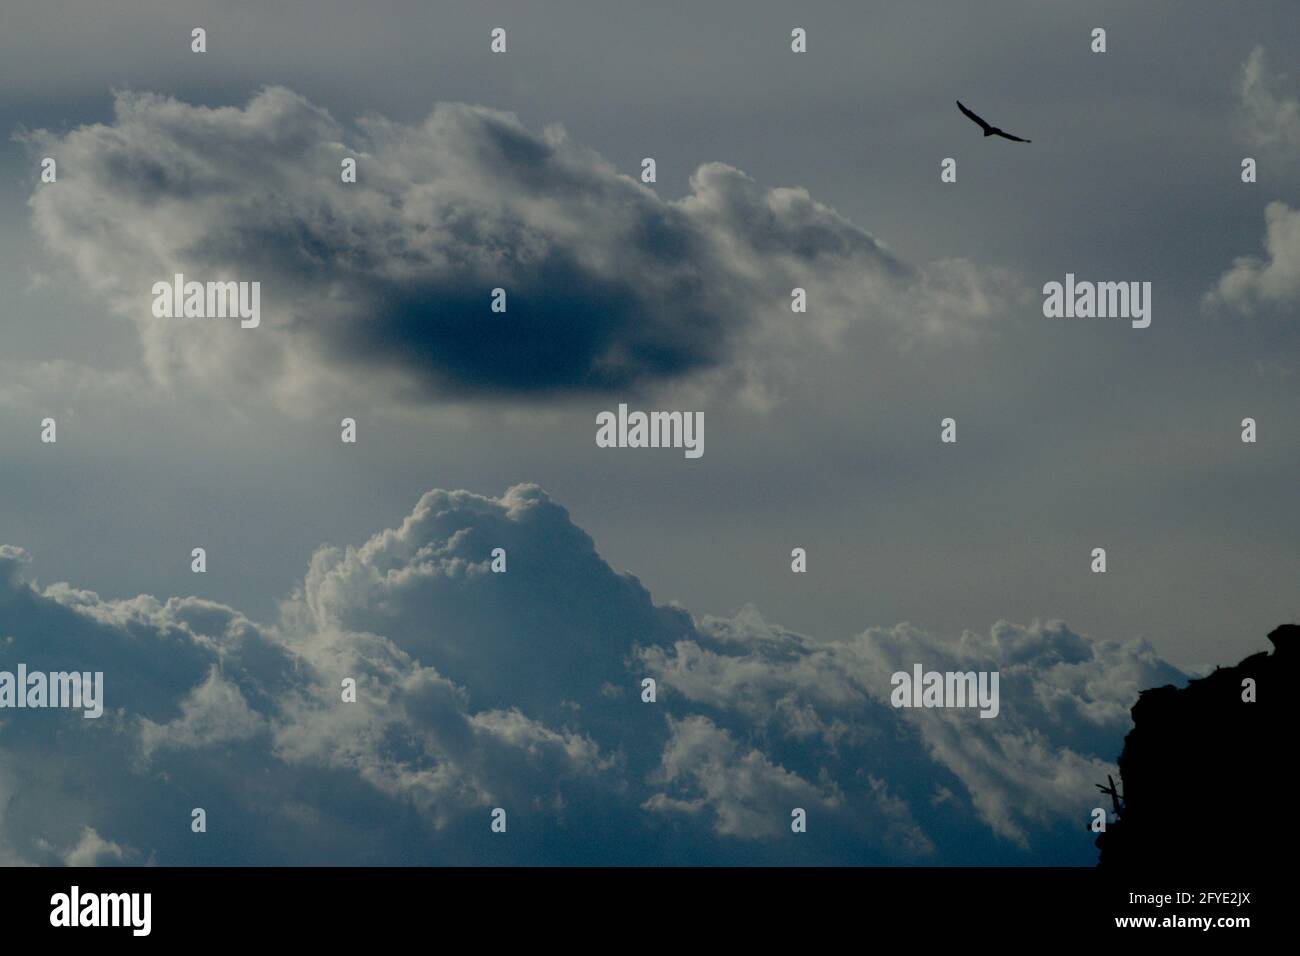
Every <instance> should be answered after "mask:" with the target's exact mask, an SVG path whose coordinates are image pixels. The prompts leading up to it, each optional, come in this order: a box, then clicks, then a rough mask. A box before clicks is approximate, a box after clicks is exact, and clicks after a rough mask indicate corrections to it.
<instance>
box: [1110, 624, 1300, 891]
mask: <svg viewBox="0 0 1300 956" xmlns="http://www.w3.org/2000/svg"><path fill="white" fill-rule="evenodd" d="M1268 639H1269V640H1270V641H1272V642H1273V648H1274V649H1273V652H1272V653H1271V654H1270V653H1269V652H1267V651H1262V652H1260V653H1258V654H1252V655H1251V656H1250V657H1247V658H1246V659H1245V660H1244V661H1242V662H1241V663H1240V664H1238V665H1236V666H1235V667H1220V668H1217V669H1216V670H1215V671H1214V673H1213V674H1210V675H1208V676H1206V677H1202V678H1199V679H1197V680H1193V681H1189V682H1188V684H1187V686H1186V687H1184V688H1181V689H1180V688H1176V687H1174V686H1173V685H1167V686H1165V687H1156V688H1153V689H1152V690H1144V691H1143V692H1142V693H1141V694H1139V695H1138V701H1137V703H1136V704H1134V705H1133V711H1132V713H1133V729H1132V730H1131V731H1129V733H1128V736H1127V737H1125V738H1124V749H1123V751H1122V752H1121V753H1120V756H1119V772H1120V781H1121V782H1120V784H1119V786H1118V790H1119V794H1120V796H1119V798H1118V799H1117V800H1116V803H1117V805H1118V806H1119V820H1118V822H1114V823H1109V824H1107V828H1106V832H1104V833H1101V834H1099V835H1098V837H1097V841H1096V842H1097V847H1098V849H1099V850H1100V851H1101V858H1100V861H1099V865H1100V866H1101V867H1102V868H1103V869H1106V870H1125V869H1136V868H1143V867H1153V866H1159V867H1161V868H1168V867H1186V868H1188V869H1194V870H1199V871H1205V872H1211V873H1221V874H1222V873H1231V872H1242V871H1250V870H1253V869H1254V868H1255V867H1257V866H1261V865H1264V864H1266V863H1267V862H1268V861H1270V860H1272V861H1273V862H1275V863H1281V862H1283V861H1285V863H1286V864H1287V865H1289V864H1290V863H1291V862H1292V861H1294V860H1295V856H1294V855H1293V854H1294V852H1295V850H1296V849H1297V846H1298V845H1300V841H1298V840H1297V837H1298V836H1300V807H1298V806H1297V805H1296V799H1295V791H1294V790H1293V789H1292V788H1293V787H1294V786H1295V784H1294V783H1293V782H1292V781H1293V779H1294V778H1295V777H1296V773H1295V769H1296V766H1295V764H1296V761H1295V755H1296V749H1297V748H1296V744H1297V742H1296V737H1295V729H1296V719H1295V709H1294V708H1295V705H1294V702H1293V700H1292V695H1291V688H1292V686H1293V684H1294V681H1295V680H1296V677H1297V674H1296V670H1297V666H1296V665H1297V658H1300V626H1297V625H1295V624H1283V625H1282V626H1281V627H1278V628H1275V629H1274V630H1273V631H1272V632H1271V633H1270V634H1269V635H1268ZM1246 678H1252V679H1253V680H1254V681H1255V697H1256V700H1255V702H1254V703H1246V702H1244V701H1243V700H1242V693H1243V687H1242V682H1243V681H1244V680H1245V679H1246ZM1099 805H1102V806H1105V807H1106V808H1107V810H1108V811H1109V810H1110V809H1111V806H1112V798H1111V796H1110V795H1109V794H1107V795H1105V796H1101V797H1100V798H1099Z"/></svg>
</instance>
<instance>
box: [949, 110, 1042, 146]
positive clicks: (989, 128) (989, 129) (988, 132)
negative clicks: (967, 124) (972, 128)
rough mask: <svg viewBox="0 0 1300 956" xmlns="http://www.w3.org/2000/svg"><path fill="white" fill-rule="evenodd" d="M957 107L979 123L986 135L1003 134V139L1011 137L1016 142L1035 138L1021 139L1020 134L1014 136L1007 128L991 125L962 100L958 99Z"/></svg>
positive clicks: (1027, 141) (1026, 141)
mask: <svg viewBox="0 0 1300 956" xmlns="http://www.w3.org/2000/svg"><path fill="white" fill-rule="evenodd" d="M957 109H959V110H961V111H962V113H964V114H965V115H966V116H967V117H968V118H969V119H970V120H972V121H973V122H975V123H977V124H978V125H979V128H980V129H982V130H984V135H985V136H1001V137H1002V138H1003V139H1009V140H1011V141H1013V142H1016V143H1032V142H1033V140H1030V139H1021V138H1020V137H1019V136H1012V135H1011V134H1010V133H1008V132H1006V131H1005V130H1000V129H998V128H997V127H996V126H990V125H989V124H988V123H986V122H984V121H983V120H982V119H980V118H979V117H978V116H976V115H975V114H974V113H972V112H971V111H970V110H968V109H966V107H964V106H962V105H961V100H958V101H957Z"/></svg>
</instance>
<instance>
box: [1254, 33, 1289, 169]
mask: <svg viewBox="0 0 1300 956" xmlns="http://www.w3.org/2000/svg"><path fill="white" fill-rule="evenodd" d="M1283 82H1284V80H1283V78H1282V77H1280V76H1271V75H1269V72H1268V59H1267V56H1266V54H1265V53H1264V48H1263V47H1262V46H1257V47H1255V49H1253V50H1251V51H1250V56H1249V57H1247V58H1246V62H1245V64H1244V65H1243V66H1242V69H1241V87H1240V94H1241V112H1242V121H1243V123H1244V124H1245V132H1246V138H1247V140H1248V141H1249V142H1250V144H1251V145H1252V146H1258V147H1261V148H1263V149H1268V150H1273V149H1276V150H1278V151H1279V152H1286V151H1294V150H1297V149H1300V98H1297V97H1296V96H1295V95H1294V94H1292V95H1288V94H1287V93H1285V92H1282V91H1280V90H1279V89H1278V87H1279V86H1281V85H1282V83H1283Z"/></svg>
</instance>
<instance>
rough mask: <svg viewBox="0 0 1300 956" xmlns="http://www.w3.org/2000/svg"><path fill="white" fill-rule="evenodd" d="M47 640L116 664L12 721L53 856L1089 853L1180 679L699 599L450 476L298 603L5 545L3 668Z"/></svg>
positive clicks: (11, 758)
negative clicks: (1092, 818)
mask: <svg viewBox="0 0 1300 956" xmlns="http://www.w3.org/2000/svg"><path fill="white" fill-rule="evenodd" d="M498 547H499V548H503V549H505V552H506V561H507V565H506V567H507V570H506V572H505V573H495V572H493V571H492V569H491V552H492V550H493V549H494V548H498ZM20 662H21V663H24V664H26V665H27V667H28V669H29V670H41V671H58V670H74V669H75V670H79V671H95V670H102V671H103V672H104V713H103V716H102V717H101V718H99V719H86V718H84V717H83V716H82V715H81V713H80V712H71V711H66V710H58V711H56V710H32V709H27V710H10V709H5V710H3V711H0V771H3V772H2V773H0V858H3V859H4V860H5V861H6V862H26V863H50V864H57V863H116V862H158V863H163V864H167V863H196V864H197V863H237V862H246V863H248V862H251V863H320V862H333V863H341V862H352V863H439V862H456V863H475V862H517V863H530V862H532V863H537V862H546V863H573V862H626V863H649V862H682V861H696V862H713V863H726V862H862V863H869V862H876V863H881V862H903V863H913V862H975V861H979V860H983V861H985V862H988V861H1002V862H1058V863H1060V862H1079V863H1086V862H1088V861H1089V860H1090V859H1091V858H1092V848H1091V846H1090V844H1089V841H1088V840H1087V837H1086V833H1084V832H1083V829H1082V821H1083V820H1085V819H1086V813H1087V810H1088V809H1089V808H1090V805H1091V804H1092V803H1093V802H1094V791H1093V789H1092V784H1093V783H1094V782H1095V781H1096V780H1097V779H1104V774H1105V773H1106V772H1108V771H1109V770H1111V769H1113V767H1112V765H1111V763H1110V761H1111V760H1112V759H1113V757H1114V756H1115V755H1116V754H1117V753H1118V750H1119V746H1120V743H1121V740H1122V737H1123V734H1124V732H1125V731H1126V730H1127V728H1128V712H1127V708H1128V707H1129V706H1130V704H1131V703H1132V701H1133V700H1134V699H1135V698H1136V695H1137V691H1138V690H1139V689H1141V688H1142V687H1145V686H1148V685H1150V684H1154V683H1163V682H1166V681H1171V680H1172V681H1177V680H1180V679H1181V677H1182V675H1180V674H1179V673H1178V672H1177V671H1175V670H1174V669H1172V668H1170V667H1169V666H1168V665H1166V664H1164V663H1163V662H1162V661H1160V660H1159V659H1158V658H1157V657H1156V656H1155V655H1154V654H1153V653H1152V651H1151V649H1150V648H1149V647H1147V646H1146V645H1145V644H1142V643H1141V642H1132V643H1128V644H1121V643H1117V642H1109V641H1097V640H1093V639H1090V638H1088V637H1086V636H1083V635H1080V634H1077V633H1075V632H1073V631H1071V630H1070V629H1069V628H1067V627H1066V626H1065V625H1063V624H1059V623H1049V624H1034V625H1031V626H1028V627H1018V626H1015V625H1011V624H1005V623H1003V624H998V625H997V626H995V627H994V628H993V629H992V631H991V632H990V633H989V634H987V635H983V634H974V633H968V634H965V635H963V636H962V637H961V638H960V639H959V640H957V641H947V640H944V639H941V638H939V637H936V636H934V635H929V634H926V633H924V632H921V631H919V630H917V629H915V628H911V627H909V626H907V625H899V626H897V627H894V628H873V629H870V630H867V631H865V632H863V633H862V634H859V635H856V636H854V637H851V638H847V639H843V640H833V641H819V640H814V639H812V638H810V637H807V636H804V635H799V634H795V633H793V632H790V631H788V630H785V629H783V628H781V627H779V626H776V625H773V624H771V623H769V622H767V621H765V620H764V619H763V618H762V616H761V615H760V614H759V613H758V612H757V611H756V610H754V609H752V608H746V609H743V610H741V611H740V612H739V613H737V614H736V615H735V616H733V617H729V618H713V617H706V618H703V619H700V620H696V619H693V618H692V617H691V616H690V615H689V614H687V613H686V612H685V611H683V610H682V609H680V608H676V607H670V606H662V605H657V604H655V602H654V601H653V600H652V599H651V597H650V595H649V593H648V592H647V591H646V590H645V588H643V587H642V586H641V585H640V583H639V582H638V581H637V580H636V579H635V578H634V577H632V576H631V575H629V574H626V573H619V572H617V571H615V570H614V569H612V568H610V567H609V565H608V564H607V563H606V562H605V561H604V560H603V559H602V558H601V557H600V555H599V554H598V552H597V551H596V549H595V546H594V543H593V542H592V541H591V539H590V538H589V537H588V536H587V535H586V534H585V533H583V532H582V530H581V529H579V528H577V527H576V526H575V525H574V524H573V523H572V521H571V520H570V519H569V516H568V514H567V512H566V511H565V510H564V509H563V508H562V507H560V506H559V505H558V504H556V503H555V502H554V501H552V500H551V499H550V498H549V496H547V495H546V494H545V492H543V491H542V490H541V489H539V488H537V487H536V486H533V485H521V486H517V487H514V488H511V489H509V490H508V491H507V492H506V493H505V494H504V495H503V496H502V497H500V498H490V497H484V496H480V495H474V494H471V493H469V492H465V491H450V492H449V491H431V492H429V493H427V494H426V495H424V496H423V497H422V498H421V499H420V501H419V503H418V504H417V505H416V507H415V508H414V510H413V511H412V512H411V514H410V515H408V516H407V517H406V518H405V519H404V520H403V522H402V523H401V524H400V525H399V526H398V527H395V528H391V529H388V530H385V531H382V532H379V533H378V534H375V535H374V536H372V537H371V538H370V539H368V540H367V541H365V542H364V543H362V544H361V545H360V546H359V547H346V548H334V547H323V548H321V549H319V550H318V551H317V552H316V554H315V555H314V556H313V557H312V559H311V562H310V566H309V568H308V571H307V573H306V575H305V577H304V579H303V581H302V583H301V585H300V586H299V587H298V588H296V589H295V590H294V591H293V593H291V594H290V595H288V596H287V597H286V598H285V600H284V602H283V605H282V610H281V613H280V615H279V619H278V620H277V621H276V622H275V623H273V624H259V623H257V622H254V621H251V620H249V619H248V618H247V617H245V616H244V615H242V614H240V613H239V612H238V611H236V610H234V609H232V608H229V607H226V606H224V605H221V604H217V603H214V602H211V601H204V600H199V599H196V598H183V599H177V598H173V599H170V600H167V601H165V602H164V601H159V600H156V599H154V598H151V597H145V596H141V597H136V598H131V599H127V600H107V599H104V598H101V597H100V596H99V595H97V594H95V593H94V592H92V591H85V590H80V589H77V588H74V587H72V586H70V585H68V584H63V583H56V584H51V585H48V586H43V587H42V586H40V585H38V584H37V583H36V582H34V581H33V580H32V579H31V577H30V559H29V557H28V555H27V554H26V553H25V552H24V551H22V550H21V549H19V548H16V547H12V546H0V670H3V669H10V670H12V669H14V668H15V667H16V665H17V664H18V663H20ZM916 662H919V663H922V664H923V665H924V666H926V667H927V668H933V669H948V668H952V669H985V668H988V669H998V670H999V671H1000V672H1001V688H1002V691H1001V693H1002V703H1001V710H1000V714H999V716H998V717H997V718H996V719H993V720H982V719H980V718H978V717H977V716H976V715H975V714H974V713H973V712H969V711H963V712H957V711H941V710H929V711H921V710H913V711H900V710H895V709H893V708H892V707H891V706H890V705H889V701H888V693H889V689H890V683H889V677H890V674H891V673H892V672H893V671H894V670H897V669H908V668H910V667H911V665H912V664H913V663H916ZM646 677H653V678H654V679H655V680H656V682H657V695H656V700H655V701H654V702H653V703H647V702H643V700H642V696H641V695H642V687H643V685H642V681H643V679H644V678H646ZM349 680H351V681H354V682H355V688H356V694H355V697H356V699H355V702H351V701H347V700H345V699H344V697H345V693H344V690H345V682H347V681H349ZM197 807H202V808H203V809H204V810H205V811H206V813H207V820H208V832H207V833H206V834H196V833H193V832H192V831H191V829H190V821H191V816H190V814H191V810H192V809H194V808H197ZM497 807H500V808H503V809H505V810H506V811H507V814H508V831H507V834H506V835H504V836H502V835H494V834H492V833H491V832H490V830H489V815H490V812H491V810H492V809H493V808H497ZM796 808H801V809H803V810H804V811H805V812H806V814H807V820H808V829H807V832H806V833H800V834H796V833H793V832H792V831H791V829H790V823H791V819H792V817H791V814H792V812H793V811H794V810H795V809H796Z"/></svg>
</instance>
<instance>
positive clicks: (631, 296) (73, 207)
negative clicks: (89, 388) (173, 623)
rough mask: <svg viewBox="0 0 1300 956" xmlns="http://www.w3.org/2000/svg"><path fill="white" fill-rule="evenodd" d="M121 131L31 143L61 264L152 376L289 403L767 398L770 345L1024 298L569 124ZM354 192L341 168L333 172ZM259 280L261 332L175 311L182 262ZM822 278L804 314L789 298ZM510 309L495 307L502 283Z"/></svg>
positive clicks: (804, 196) (195, 114)
mask: <svg viewBox="0 0 1300 956" xmlns="http://www.w3.org/2000/svg"><path fill="white" fill-rule="evenodd" d="M114 112H115V117H114V120H113V122H112V123H109V124H94V125H87V126H82V127H78V128H76V129H73V130H71V131H70V132H68V133H66V134H62V135H59V134H55V133H51V132H46V131H39V132H35V133H30V134H25V136H24V138H25V139H27V140H28V141H29V143H30V144H31V146H32V147H33V148H34V149H35V150H36V151H37V153H38V154H40V155H49V156H52V157H55V158H56V159H57V160H58V163H59V181H58V182H57V183H56V184H46V185H43V186H39V187H38V188H37V189H36V191H35V193H34V194H33V196H32V198H31V202H30V205H31V207H32V210H33V217H34V224H35V227H36V230H37V232H38V233H39V235H40V236H41V237H42V238H43V240H44V241H45V242H46V244H47V245H48V246H49V248H50V249H51V251H52V252H53V253H54V254H55V255H56V257H58V258H59V259H60V260H66V261H67V262H70V263H71V264H72V266H73V267H74V269H75V271H76V273H77V274H78V275H79V276H80V278H81V279H82V280H83V281H84V282H85V283H86V284H87V285H88V286H89V287H91V288H93V289H95V290H97V292H98V293H99V294H101V295H103V296H104V297H105V298H106V299H107V301H108V302H109V303H111V305H112V306H113V307H114V308H115V309H116V310H117V311H118V312H120V313H121V314H123V315H126V316H129V317H130V318H132V319H133V320H134V321H135V322H136V324H137V326H138V328H139V332H140V335H141V338H142V341H143V345H144V354H145V358H146V361H147V365H148V367H149V369H150V370H151V371H152V372H153V373H154V375H155V376H157V377H158V378H159V379H160V380H163V381H169V380H172V379H173V378H174V377H176V376H178V375H183V376H185V378H186V380H187V381H189V382H191V383H204V384H207V385H209V386H216V387H221V388H223V389H225V390H227V391H234V392H238V391H241V390H247V389H258V390H259V392H260V390H261V388H262V386H263V385H269V386H270V388H271V389H272V391H273V393H274V394H275V395H276V396H277V397H278V398H280V399H281V400H282V401H283V402H284V403H285V404H287V405H291V406H293V405H298V404H300V403H302V402H303V401H305V400H308V399H310V398H313V397H316V396H318V395H320V394H321V393H322V392H325V393H328V394H338V393H340V392H347V391H350V390H353V389H356V390H358V391H361V392H362V393H365V394H368V395H371V396H375V397H378V398H382V399H385V400H399V401H410V402H422V401H427V400H430V399H433V398H435V397H438V398H449V397H450V398H464V399H474V400H478V399H484V398H498V399H499V398H509V397H512V396H519V395H530V396H557V395H565V394H581V393H589V392H609V391H611V390H628V389H633V388H638V387H644V386H653V385H655V384H659V383H666V382H671V381H678V380H681V379H683V378H687V377H699V376H701V375H704V376H709V377H710V383H711V384H718V383H719V382H721V383H724V384H729V385H733V386H736V387H742V388H749V389H751V390H753V389H755V388H761V387H762V384H763V380H764V371H765V370H766V369H767V367H769V366H770V365H772V364H774V359H773V357H774V356H777V355H782V354H784V353H788V352H789V351H790V350H791V349H792V348H795V347H796V346H798V345H800V344H801V343H803V342H805V341H809V340H812V341H815V342H822V343H827V342H832V341H834V340H835V337H836V333H837V332H838V330H839V329H841V328H842V327H843V326H844V325H845V324H847V323H849V322H854V321H861V320H865V321H871V322H876V323H879V324H880V326H881V329H882V331H883V332H885V333H886V334H887V337H889V338H891V339H893V340H894V341H896V342H910V341H914V340H918V339H927V338H934V337H951V336H954V335H969V334H971V332H972V331H974V330H975V329H978V328H979V327H980V326H981V325H982V324H983V323H984V322H986V321H988V320H989V319H990V318H992V317H993V316H995V315H997V314H998V312H999V310H1000V308H1001V307H1002V304H1003V303H1004V302H1005V301H1006V299H1007V298H1008V297H1010V296H1014V295H1015V294H1017V290H1016V287H1015V285H1014V283H1012V281H1011V280H1010V279H1009V278H1008V277H1006V276H1004V275H988V276H981V275H979V274H977V273H976V271H975V270H974V268H973V267H972V266H971V265H970V264H969V263H966V262H963V261H958V260H948V261H942V262H938V263H935V264H934V265H933V266H931V267H930V268H929V269H928V270H926V271H924V272H922V271H920V270H917V269H915V268H913V267H911V266H909V265H907V264H905V263H903V262H901V261H900V260H899V259H898V258H896V257H895V256H893V255H892V254H891V253H890V252H889V251H888V250H886V249H885V248H884V247H883V246H882V245H881V244H880V243H879V242H877V241H876V240H875V239H874V238H873V237H872V236H871V235H869V234H868V233H867V232H865V231H864V230H862V229H860V228H858V227H857V226H855V225H853V224H852V223H850V222H849V221H847V220H846V219H845V218H843V217H842V216H840V215H838V214H837V213H836V212H835V211H834V210H832V209H830V208H828V207H826V206H824V205H822V204H820V203H818V202H816V201H815V200H814V199H813V198H812V197H811V196H810V195H809V194H808V193H807V192H806V191H805V190H803V189H770V190H769V189H764V188H761V187H760V186H758V185H757V184H756V183H755V182H754V181H753V180H752V179H750V178H749V177H747V176H746V175H745V174H743V173H741V172H740V171H739V170H736V169H734V168H732V167H729V166H726V165H723V164H720V163H710V164H706V165H703V166H701V167H699V169H697V170H696V172H695V174H694V175H693V176H692V178H691V182H690V192H689V194H688V195H686V196H685V197H683V198H682V199H680V200H675V201H665V200H663V199H660V198H659V197H658V196H657V195H656V193H655V192H654V191H653V190H652V189H650V188H647V187H645V186H643V185H642V184H640V183H639V182H638V181H636V180H634V179H633V178H631V177H630V176H628V175H624V174H622V173H620V172H619V171H618V170H617V169H616V168H615V167H614V166H612V165H611V164H610V163H609V162H607V161H606V160H604V159H603V158H602V157H601V156H599V155H598V154H597V153H595V152H594V151H592V150H590V149H587V148H585V147H583V146H581V145H579V144H577V143H575V142H573V141H572V140H571V139H569V137H568V136H567V135H566V134H565V132H564V131H563V130H562V129H561V128H559V127H548V128H547V129H546V130H544V131H543V132H542V133H540V134H538V133H533V132H531V131H529V130H528V129H526V128H525V127H524V126H523V125H522V124H521V123H520V122H519V120H518V119H516V118H515V117H514V115H513V114H510V113H504V112H499V111H496V110H491V109H487V108H484V107H479V106H467V105H459V104H439V105H438V106H436V107H435V108H434V110H433V112H432V113H431V114H430V115H429V116H428V118H427V119H426V120H424V121H423V122H421V123H416V124H412V125H405V124H402V123H397V122H392V121H388V120H385V119H382V118H377V117H370V118H366V119H363V120H361V121H359V123H358V128H357V130H356V131H351V130H346V129H344V128H343V127H342V126H341V125H340V124H338V123H337V122H335V120H334V119H333V118H332V117H331V116H330V115H329V114H328V113H327V112H326V111H325V110H323V109H320V108H318V107H316V106H314V105H313V104H311V103H309V102H308V101H307V100H306V99H304V98H303V97H301V96H299V95H298V94H296V93H294V92H292V91H290V90H288V89H285V88H283V87H270V88H267V89H264V90H262V91H261V92H260V93H258V94H257V95H256V96H254V97H253V98H252V99H251V100H250V101H249V103H248V104H247V106H245V107H243V108H233V107H223V108H218V109H210V108H207V107H200V106H191V105H188V104H186V103H182V102H179V101H177V100H175V99H170V98H166V97H162V96H156V95H151V94H137V93H127V92H119V93H117V94H116V96H115V100H114ZM348 156H352V157H355V158H356V159H357V162H358V181H357V183H355V184H344V183H342V182H340V176H339V174H340V162H341V161H342V159H343V158H344V157H348ZM178 272H179V273H183V274H184V275H185V276H186V277H187V278H189V279H197V280H199V281H206V280H216V279H233V280H240V281H253V280H257V281H260V282H261V283H262V309H263V313H264V316H265V317H264V318H263V324H262V327H261V328H258V329H256V330H251V329H250V330H243V329H239V328H237V323H226V324H221V323H216V324H214V323H198V324H197V325H195V324H194V323H185V322H182V321H180V320H169V319H156V318H153V317H152V315H151V313H150V303H151V298H150V295H149V290H150V287H151V286H152V284H153V283H154V282H156V281H159V280H169V279H170V277H171V276H172V275H173V274H175V273H178ZM796 286H799V287H803V288H806V289H807V290H808V294H809V298H810V307H809V311H808V314H806V315H796V314H792V312H791V309H790V294H791V289H792V288H794V287H796ZM496 287H501V288H504V289H506V290H507V294H508V304H509V311H508V313H507V314H504V315H501V314H494V313H492V312H490V311H489V301H490V297H491V290H492V289H494V288H496Z"/></svg>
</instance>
